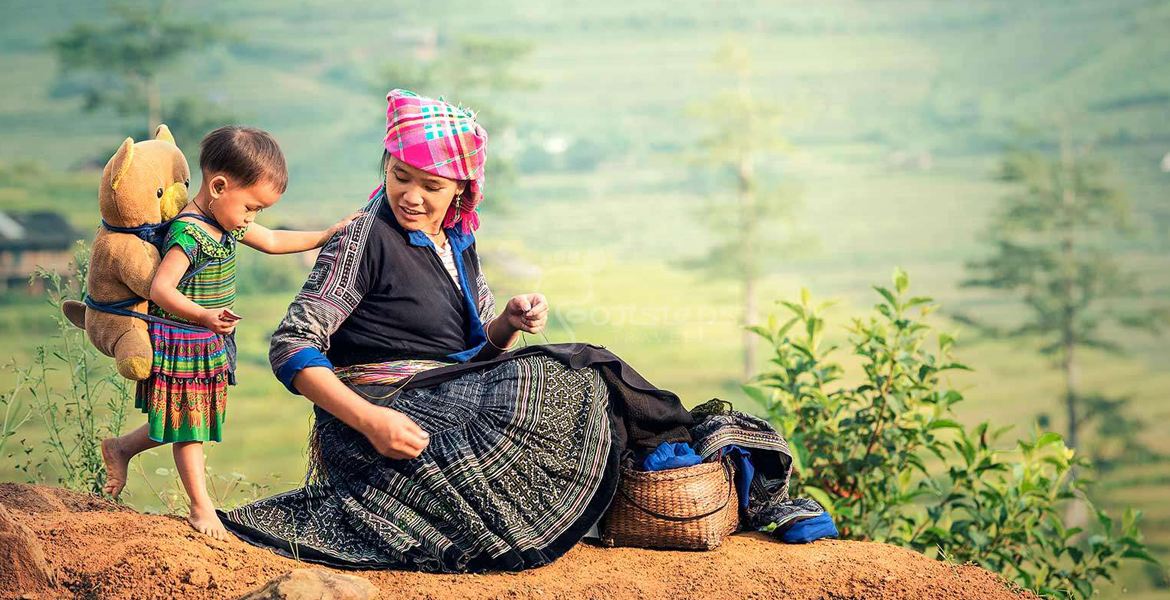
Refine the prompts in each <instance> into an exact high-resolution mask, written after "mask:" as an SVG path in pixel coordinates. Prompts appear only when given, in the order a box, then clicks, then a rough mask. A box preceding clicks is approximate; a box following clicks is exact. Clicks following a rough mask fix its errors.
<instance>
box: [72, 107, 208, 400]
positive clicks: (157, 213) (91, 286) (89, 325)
mask: <svg viewBox="0 0 1170 600" xmlns="http://www.w3.org/2000/svg"><path fill="white" fill-rule="evenodd" d="M190 185H191V170H190V167H188V165H187V158H186V157H185V156H183V153H182V151H180V150H179V147H178V146H177V145H176V144H175V138H174V137H173V136H171V132H170V130H169V129H168V128H167V126H166V125H160V126H159V127H158V129H157V130H156V131H155V134H154V139H151V140H144V141H141V142H137V143H136V142H135V141H134V140H133V139H132V138H126V140H125V141H123V142H122V145H121V146H120V147H119V148H118V151H117V152H115V153H114V156H113V157H112V158H111V159H110V161H109V162H108V163H106V167H105V169H104V170H103V171H102V179H101V186H100V187H99V191H98V209H99V210H100V212H101V216H102V225H101V227H99V228H98V231H97V235H96V237H95V238H94V240H93V251H92V253H91V255H90V261H89V275H88V277H87V279H86V284H85V287H86V294H87V296H88V298H89V302H90V304H89V305H88V306H87V304H86V303H82V302H77V301H68V302H66V303H64V304H63V305H62V307H61V310H62V312H64V313H65V317H66V318H67V319H68V320H69V321H70V322H71V323H73V324H74V325H76V326H77V327H80V328H82V329H84V330H85V332H86V335H87V336H88V337H89V340H90V342H92V343H93V345H94V347H96V348H97V349H98V351H100V352H101V353H102V354H105V355H106V356H111V357H113V358H114V362H115V364H116V366H117V369H118V373H119V374H121V375H122V376H123V377H125V378H127V379H131V380H134V381H142V380H144V379H146V378H147V377H149V376H150V371H151V363H152V359H153V354H154V353H153V350H152V348H151V343H150V335H149V332H148V330H147V324H146V322H145V321H144V320H142V319H140V318H137V317H134V316H126V315H125V314H116V313H117V312H119V311H114V312H109V311H107V310H100V309H96V308H95V306H101V305H112V304H116V305H119V307H120V308H121V309H128V310H131V311H134V312H136V313H139V314H141V313H145V312H146V310H147V301H146V299H147V298H149V297H150V284H151V281H152V280H153V279H154V273H155V270H156V269H157V268H158V265H159V262H160V260H161V258H160V255H159V250H158V247H157V246H156V243H157V241H158V240H156V239H155V238H156V237H157V235H158V234H159V233H161V232H162V231H165V229H162V227H163V225H164V224H165V223H166V222H167V221H169V220H171V219H172V218H174V217H175V215H177V214H178V213H179V210H181V209H182V208H183V206H185V205H186V203H187V190H188V188H189V187H190ZM123 312H124V311H123Z"/></svg>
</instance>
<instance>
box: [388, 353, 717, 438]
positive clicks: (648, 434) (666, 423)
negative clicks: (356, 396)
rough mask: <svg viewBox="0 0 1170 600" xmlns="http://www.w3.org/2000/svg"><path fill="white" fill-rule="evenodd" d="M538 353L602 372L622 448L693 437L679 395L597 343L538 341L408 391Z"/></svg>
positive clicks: (454, 368) (441, 372)
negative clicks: (643, 374) (651, 379)
mask: <svg viewBox="0 0 1170 600" xmlns="http://www.w3.org/2000/svg"><path fill="white" fill-rule="evenodd" d="M536 353H541V354H545V355H547V356H551V357H553V358H556V359H558V360H560V361H562V362H564V363H565V364H567V365H569V367H571V368H573V369H583V368H586V367H595V368H597V369H598V370H599V371H600V372H601V376H602V379H604V380H605V382H606V384H607V385H608V386H609V389H610V395H609V399H610V409H611V416H612V417H613V428H614V430H615V436H616V439H617V440H618V443H619V445H620V447H621V449H622V450H623V451H625V450H628V451H631V452H634V453H642V452H647V451H651V450H654V448H657V447H658V445H659V444H661V443H663V442H690V441H691V434H690V428H691V426H693V425H694V419H693V418H692V417H691V413H690V412H689V411H688V410H687V409H686V408H684V407H683V405H682V402H681V401H680V400H679V398H678V396H677V395H676V394H675V393H674V392H671V391H669V390H664V389H660V388H658V387H656V386H655V385H654V384H652V383H650V382H649V381H647V380H646V378H645V377H643V376H642V375H641V374H640V373H638V372H637V371H636V370H634V368H633V367H632V366H630V365H629V363H627V362H626V361H624V360H622V359H621V358H620V357H618V356H617V355H616V354H614V353H613V352H611V351H609V350H608V349H606V348H605V346H599V345H597V344H587V343H579V342H577V343H565V344H534V345H531V346H527V347H525V348H519V349H517V350H513V351H510V352H505V353H502V354H500V355H499V356H497V357H494V358H491V359H486V360H478V359H477V360H473V361H472V362H469V363H464V364H458V365H451V366H449V367H440V368H438V369H432V370H430V371H424V372H422V373H419V374H418V375H416V376H415V377H414V378H413V379H411V381H410V382H408V383H407V384H406V385H405V386H404V389H411V388H415V387H425V386H430V385H435V384H437V383H442V382H443V381H447V380H450V379H453V378H455V377H458V376H459V375H460V374H462V373H465V372H467V371H469V370H479V369H482V368H484V367H485V366H487V365H491V364H494V363H498V362H501V361H506V360H509V359H511V358H514V357H520V356H529V355H532V354H536Z"/></svg>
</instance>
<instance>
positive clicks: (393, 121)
mask: <svg viewBox="0 0 1170 600" xmlns="http://www.w3.org/2000/svg"><path fill="white" fill-rule="evenodd" d="M386 101H387V103H388V104H389V106H388V107H387V108H386V139H385V140H384V143H385V145H386V150H387V151H388V152H390V154H391V155H392V156H393V157H394V158H397V159H398V160H401V161H402V162H404V163H406V164H408V165H410V166H412V167H414V168H416V169H420V170H422V171H426V172H427V173H430V174H431V175H437V176H439V177H445V178H447V179H454V180H456V181H466V182H467V188H466V189H464V190H463V195H462V197H461V199H460V200H459V202H458V207H456V202H452V203H451V207H450V208H449V209H447V214H446V216H444V217H443V227H444V228H447V227H453V226H454V225H455V224H456V223H462V226H463V233H471V232H473V231H475V230H476V229H478V228H479V214H478V213H477V212H476V207H477V206H479V202H480V200H482V199H483V183H484V172H483V171H484V169H483V167H484V161H486V160H487V141H488V135H487V131H485V130H484V128H483V126H481V125H480V124H479V123H476V122H475V113H473V112H471V111H470V110H468V109H465V108H462V107H456V106H452V105H451V104H448V103H447V102H445V101H443V100H442V98H440V99H439V100H434V99H431V98H426V97H424V96H419V95H418V94H416V93H414V92H412V91H410V90H402V89H396V90H390V93H389V94H386Z"/></svg>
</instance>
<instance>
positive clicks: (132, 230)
mask: <svg viewBox="0 0 1170 600" xmlns="http://www.w3.org/2000/svg"><path fill="white" fill-rule="evenodd" d="M182 216H184V217H192V218H194V219H197V220H200V221H203V222H204V223H207V224H209V225H213V226H215V227H218V228H219V229H220V230H221V231H222V230H223V227H222V226H220V224H219V223H218V222H217V221H216V220H215V219H212V218H210V217H206V216H203V215H198V214H194V213H189V214H186V215H182ZM178 218H179V217H178V216H176V217H174V218H172V219H168V220H166V221H163V222H161V223H148V224H146V225H139V226H137V227H118V226H116V225H110V224H109V223H106V220H105V219H102V227H103V228H105V229H107V230H109V231H113V232H116V233H129V234H133V235H135V236H137V237H139V238H140V239H142V240H143V241H145V242H147V243H149V244H151V245H153V246H154V247H155V248H158V249H159V250H160V251H161V250H162V245H163V241H164V238H165V236H166V232H167V229H168V228H169V227H170V226H171V223H174V222H175V220H176V219H178ZM211 265H212V263H210V262H205V263H203V264H201V265H199V266H196V267H195V268H193V269H191V270H189V271H187V272H186V273H185V274H183V277H182V278H181V279H179V285H180V286H181V285H183V284H185V283H187V282H189V281H191V280H192V279H193V278H194V277H195V276H196V275H198V274H199V273H200V272H201V271H203V270H204V269H206V268H207V267H209V266H211ZM143 300H145V299H144V298H138V297H136V296H135V297H131V298H127V299H125V300H118V301H115V302H98V301H97V300H94V299H93V297H92V296H90V295H89V294H86V295H85V306H86V307H88V308H92V309H94V310H97V311H101V312H104V313H108V314H111V315H120V316H123V317H133V318H135V319H142V320H143V321H148V322H151V323H165V324H167V325H170V326H172V327H179V328H182V329H190V330H191V331H211V330H210V329H208V328H206V327H203V326H201V325H195V324H194V323H184V322H182V321H176V320H174V319H168V318H166V317H159V316H156V315H152V314H147V313H143V312H138V311H136V310H131V309H130V308H129V307H131V306H133V305H135V304H138V303H140V302H142V301H143Z"/></svg>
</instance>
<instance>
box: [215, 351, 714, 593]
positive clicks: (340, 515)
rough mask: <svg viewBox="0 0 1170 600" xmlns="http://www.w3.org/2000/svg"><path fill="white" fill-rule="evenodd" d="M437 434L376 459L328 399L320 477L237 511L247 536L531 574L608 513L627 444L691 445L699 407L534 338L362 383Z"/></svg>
mask: <svg viewBox="0 0 1170 600" xmlns="http://www.w3.org/2000/svg"><path fill="white" fill-rule="evenodd" d="M351 387H352V389H354V391H356V392H357V393H358V394H360V395H362V396H363V397H364V398H366V399H367V400H369V401H370V402H372V403H375V404H378V405H381V406H387V407H390V408H393V409H395V410H398V411H400V412H402V413H403V414H405V415H407V416H409V417H410V418H411V419H412V420H414V421H415V422H417V423H418V424H419V425H420V426H422V427H423V428H424V429H425V430H427V431H428V432H431V437H430V442H429V444H428V446H427V448H426V449H424V451H423V453H422V454H421V455H420V456H419V457H418V458H415V459H411V460H392V459H388V458H386V457H383V456H381V455H379V454H378V453H377V452H376V451H375V450H374V449H373V447H372V446H371V445H370V444H369V441H368V440H366V439H365V437H364V436H363V435H361V434H360V433H358V432H356V431H354V430H353V429H351V428H349V427H348V426H346V425H345V424H344V423H341V422H340V421H338V420H337V419H335V418H333V417H332V416H331V415H329V414H328V413H326V412H324V411H320V410H318V411H317V413H318V419H317V422H316V424H315V433H316V435H317V439H318V442H317V447H318V450H319V452H318V456H319V463H318V464H319V467H320V468H319V470H318V471H317V474H318V476H317V477H315V478H314V480H313V481H312V482H311V483H310V484H309V485H306V486H305V487H303V488H300V489H297V490H292V491H290V492H286V493H284V494H278V495H276V496H273V497H270V498H265V499H262V500H259V501H257V502H254V503H252V504H249V505H247V506H244V507H241V508H238V509H236V510H233V511H231V512H228V513H220V515H221V518H222V519H223V522H224V524H225V526H227V528H228V529H229V530H231V531H232V532H233V533H234V534H236V535H237V536H238V537H240V538H241V539H244V540H245V541H248V542H250V543H252V544H255V545H258V546H262V547H266V548H269V549H271V550H273V551H275V552H277V553H280V554H283V555H286V556H294V557H296V558H299V559H301V560H307V561H310V562H319V563H323V564H328V565H332V566H336V567H351V568H388V569H413V570H423V571H432V572H467V571H483V570H521V569H529V568H534V567H538V566H541V565H544V564H548V563H550V562H552V561H553V560H556V558H557V557H559V556H561V555H562V554H563V553H564V552H566V551H568V550H569V549H570V548H572V546H573V545H574V544H576V543H577V542H578V541H579V540H580V539H581V538H582V537H584V536H585V534H586V533H587V532H588V531H589V529H590V528H591V527H592V525H593V524H594V523H596V522H597V521H598V519H600V517H601V516H602V514H604V512H605V511H606V510H607V509H608V507H609V504H610V502H611V501H612V499H613V496H614V494H615V492H616V489H617V484H618V477H619V469H618V465H619V461H620V453H621V451H622V449H623V448H624V447H626V446H633V447H639V448H640V447H648V446H651V445H655V446H656V445H657V444H658V443H659V440H662V441H689V440H690V435H689V433H688V429H687V427H688V425H690V424H691V416H690V413H689V412H688V411H687V410H686V409H684V408H683V407H682V404H681V402H679V400H678V397H677V396H675V395H674V394H672V393H671V392H668V391H666V390H661V389H658V388H656V387H654V386H653V385H652V384H650V383H649V382H648V381H646V379H645V378H643V377H642V376H641V375H640V374H638V373H637V371H635V370H634V369H633V368H632V367H630V366H629V365H628V364H626V363H625V361H623V360H622V359H620V358H619V357H617V356H616V355H614V354H613V353H612V352H610V351H608V350H606V349H604V348H602V347H600V346H594V345H589V344H552V345H546V346H530V347H528V348H523V349H521V350H518V351H516V352H508V353H505V354H503V355H501V356H499V357H496V358H493V359H490V360H481V361H478V362H471V363H464V364H458V365H453V366H450V367H443V368H440V369H433V370H430V371H424V372H422V373H419V374H417V375H416V376H415V377H414V378H412V379H411V380H410V381H409V382H408V383H407V384H405V385H402V386H398V385H386V386H351Z"/></svg>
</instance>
